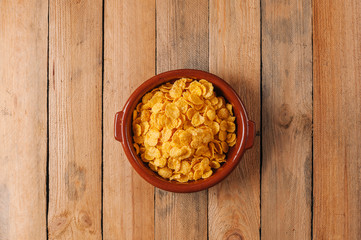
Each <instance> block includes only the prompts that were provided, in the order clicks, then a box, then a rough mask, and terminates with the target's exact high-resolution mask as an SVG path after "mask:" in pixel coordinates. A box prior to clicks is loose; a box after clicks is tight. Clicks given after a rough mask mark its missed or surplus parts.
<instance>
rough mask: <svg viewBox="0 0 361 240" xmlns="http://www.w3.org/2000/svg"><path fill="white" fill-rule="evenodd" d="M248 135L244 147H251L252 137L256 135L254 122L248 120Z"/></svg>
mask: <svg viewBox="0 0 361 240" xmlns="http://www.w3.org/2000/svg"><path fill="white" fill-rule="evenodd" d="M247 124H248V136H247V140H246V149H250V148H251V147H253V143H254V138H255V136H256V123H255V122H253V121H251V120H248V123H247Z"/></svg>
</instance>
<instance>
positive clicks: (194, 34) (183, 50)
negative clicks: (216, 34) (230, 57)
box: [154, 0, 208, 240]
mask: <svg viewBox="0 0 361 240" xmlns="http://www.w3.org/2000/svg"><path fill="white" fill-rule="evenodd" d="M156 19H157V24H156V27H157V28H156V31H157V58H156V63H157V73H161V72H165V71H169V70H172V69H179V68H196V69H200V70H204V71H207V70H208V1H207V0H185V1H172V0H158V1H157V9H156ZM154 211H155V222H154V224H155V227H154V228H155V238H154V239H164V240H171V239H174V240H175V239H183V238H184V237H185V236H187V237H186V238H187V239H206V238H207V190H204V191H201V192H196V193H185V194H177V193H170V192H166V191H163V190H160V189H156V191H155V208H154Z"/></svg>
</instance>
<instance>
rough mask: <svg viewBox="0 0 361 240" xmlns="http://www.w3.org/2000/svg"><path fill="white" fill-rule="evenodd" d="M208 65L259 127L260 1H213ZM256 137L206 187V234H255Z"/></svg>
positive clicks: (236, 236) (257, 215) (254, 236)
mask: <svg viewBox="0 0 361 240" xmlns="http://www.w3.org/2000/svg"><path fill="white" fill-rule="evenodd" d="M210 3H211V5H210V7H209V9H210V33H209V35H210V46H209V48H210V54H209V70H210V72H212V73H214V74H217V75H218V76H220V77H222V78H223V79H224V80H226V81H227V82H229V83H230V84H231V86H232V87H233V88H234V89H235V90H236V92H237V93H238V95H239V96H240V97H241V99H242V100H243V101H244V104H245V106H246V109H247V110H248V114H249V118H250V119H251V120H253V121H255V122H256V128H257V132H259V129H260V108H261V105H260V3H259V1H256V0H247V1H241V0H237V1H231V0H227V1H222V0H217V1H211V2H210ZM259 141H260V137H259V136H258V137H256V139H255V144H254V146H253V148H252V149H251V150H248V151H247V152H246V153H245V155H244V156H243V159H242V161H241V163H240V164H239V166H238V167H237V168H236V169H235V170H234V172H232V174H231V175H230V176H229V177H228V178H226V179H225V180H224V181H222V182H221V183H220V184H218V185H216V186H215V187H213V188H211V189H209V191H208V192H209V194H208V196H209V197H208V201H209V202H208V206H209V207H208V208H209V210H208V211H209V214H208V217H209V219H208V222H209V226H208V230H209V239H215V240H216V239H259V227H260V144H259Z"/></svg>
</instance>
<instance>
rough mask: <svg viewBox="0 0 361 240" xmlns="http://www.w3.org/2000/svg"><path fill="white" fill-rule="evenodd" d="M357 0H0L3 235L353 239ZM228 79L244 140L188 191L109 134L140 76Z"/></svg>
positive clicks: (359, 132)
mask: <svg viewBox="0 0 361 240" xmlns="http://www.w3.org/2000/svg"><path fill="white" fill-rule="evenodd" d="M360 19H361V3H360V2H359V1H357V0H350V1H342V0H335V1H331V0H319V1H312V0H284V1H277V0H226V1H221V0H211V1H210V0H193V1H191V0H186V1H172V0H146V1H131V0H121V1H118V0H74V1H65V0H55V1H44V0H30V1H10V0H3V1H0V79H1V84H0V137H1V138H0V139H1V145H0V240H9V239H11V240H13V239H21V240H22V239H40V240H43V239H89V240H90V239H109V240H112V239H136V240H138V239H146V240H147V239H157V240H158V239H167V240H168V239H197V240H198V239H200V240H201V239H211V240H218V239H252V240H253V239H256V240H257V239H272V240H273V239H300V240H304V239H325V240H328V239H342V240H343V239H350V240H356V239H361V141H360V139H361V25H360ZM177 68H195V69H201V70H205V71H209V72H211V73H214V74H217V75H219V76H220V77H222V78H224V79H225V80H226V81H227V82H229V83H230V84H231V85H232V86H233V88H234V89H235V91H236V92H237V93H238V95H239V96H240V97H241V99H242V100H243V101H244V104H245V106H246V108H247V110H248V114H249V116H250V119H252V120H254V121H255V122H256V126H257V136H256V138H255V144H254V146H253V148H252V149H251V150H248V151H247V152H246V154H245V155H244V157H243V159H242V161H241V163H240V164H239V166H238V167H237V168H236V170H235V171H234V172H232V174H231V175H230V176H229V177H228V178H227V179H225V180H224V181H223V182H222V183H220V184H218V185H216V186H214V187H212V188H210V189H208V190H204V191H201V192H198V193H190V194H176V193H169V192H166V191H163V190H159V189H157V188H154V187H153V186H151V185H150V184H148V183H147V182H145V181H144V180H143V179H142V178H140V177H139V176H138V174H137V173H136V172H135V171H133V170H132V167H131V166H130V164H129V163H128V161H127V159H126V157H125V155H124V153H123V150H122V148H121V145H120V143H119V142H117V141H115V140H114V137H113V130H114V129H113V128H114V126H113V120H114V114H115V113H116V112H117V111H119V110H121V109H122V107H123V104H124V103H125V101H126V100H127V98H128V96H129V95H130V94H131V92H133V91H134V90H135V89H136V88H137V87H138V86H139V85H140V84H141V83H142V82H144V81H145V80H146V79H148V78H150V77H151V76H153V75H155V74H157V73H161V72H164V71H167V70H171V69H177Z"/></svg>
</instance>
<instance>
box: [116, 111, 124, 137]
mask: <svg viewBox="0 0 361 240" xmlns="http://www.w3.org/2000/svg"><path fill="white" fill-rule="evenodd" d="M122 122H123V111H120V112H117V113H116V114H115V119H114V137H115V139H116V140H118V141H119V142H123V139H122V134H121V126H122Z"/></svg>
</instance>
